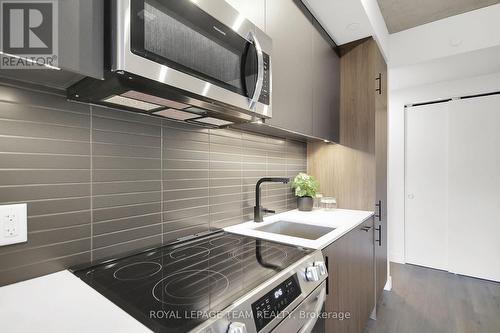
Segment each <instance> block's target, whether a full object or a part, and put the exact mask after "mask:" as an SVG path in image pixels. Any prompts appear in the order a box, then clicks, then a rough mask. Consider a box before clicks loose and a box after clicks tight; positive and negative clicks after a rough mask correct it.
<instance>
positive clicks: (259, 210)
mask: <svg viewBox="0 0 500 333" xmlns="http://www.w3.org/2000/svg"><path fill="white" fill-rule="evenodd" d="M289 181H290V178H279V177H264V178H261V179H259V180H258V181H257V185H255V207H254V208H253V216H254V217H253V220H254V222H262V221H264V216H263V215H264V214H265V213H275V211H274V210H271V209H267V208H263V207H262V206H261V205H260V184H262V183H283V184H288V182H289Z"/></svg>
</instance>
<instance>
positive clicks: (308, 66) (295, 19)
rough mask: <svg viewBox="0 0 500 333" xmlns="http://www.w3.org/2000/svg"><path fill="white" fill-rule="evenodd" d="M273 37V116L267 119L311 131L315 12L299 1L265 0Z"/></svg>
mask: <svg viewBox="0 0 500 333" xmlns="http://www.w3.org/2000/svg"><path fill="white" fill-rule="evenodd" d="M266 30H267V31H266V32H267V34H268V35H269V36H270V37H271V38H272V40H273V53H272V60H271V66H272V75H273V77H272V81H273V82H272V108H273V115H272V118H271V119H269V120H266V123H268V124H270V125H272V126H276V127H279V128H282V129H286V130H290V131H294V132H297V133H301V134H306V135H312V134H313V129H312V127H313V126H312V100H313V97H312V91H313V90H312V83H313V77H312V67H313V65H312V63H313V62H312V30H313V29H312V15H311V14H310V13H309V12H308V11H307V10H306V9H305V8H304V7H303V5H302V4H301V3H300V1H291V0H272V1H266Z"/></svg>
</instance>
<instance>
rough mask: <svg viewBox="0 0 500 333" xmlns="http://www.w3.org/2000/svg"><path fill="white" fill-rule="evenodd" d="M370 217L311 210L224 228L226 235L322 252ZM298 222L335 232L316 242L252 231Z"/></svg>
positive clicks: (351, 212)
mask: <svg viewBox="0 0 500 333" xmlns="http://www.w3.org/2000/svg"><path fill="white" fill-rule="evenodd" d="M372 215H373V212H370V211H363V210H348V209H335V210H324V209H314V210H312V211H311V212H301V211H299V210H291V211H287V212H284V213H280V214H276V215H269V216H267V217H265V218H264V222H260V223H256V222H253V221H250V222H245V223H241V224H237V225H233V226H230V227H227V228H224V230H225V231H227V232H231V233H235V234H239V235H245V236H251V237H257V238H261V239H266V240H270V241H274V242H279V243H285V244H291V245H296V246H301V247H305V248H311V249H323V248H324V247H326V246H328V245H330V244H331V243H332V242H334V241H335V240H336V239H338V238H340V237H341V236H342V235H344V234H346V233H347V232H349V231H350V230H352V229H353V228H355V227H356V226H358V225H359V224H361V223H363V222H364V221H366V220H367V219H368V218H370V217H371V216H372ZM280 220H281V221H288V222H297V223H303V224H311V225H318V226H323V227H333V228H335V230H333V231H331V232H329V233H327V234H326V235H324V236H321V237H320V238H318V239H315V240H310V239H304V238H298V237H292V236H286V235H280V234H274V233H269V232H264V231H259V230H255V228H257V227H262V226H264V225H267V224H271V223H273V222H276V221H280Z"/></svg>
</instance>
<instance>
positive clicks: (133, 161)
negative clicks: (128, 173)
mask: <svg viewBox="0 0 500 333" xmlns="http://www.w3.org/2000/svg"><path fill="white" fill-rule="evenodd" d="M92 164H93V167H94V169H160V168H161V160H159V159H144V158H133V157H102V156H94V157H93V159H92Z"/></svg>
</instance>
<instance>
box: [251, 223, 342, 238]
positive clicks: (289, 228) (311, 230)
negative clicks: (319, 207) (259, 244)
mask: <svg viewBox="0 0 500 333" xmlns="http://www.w3.org/2000/svg"><path fill="white" fill-rule="evenodd" d="M255 230H258V231H263V232H269V233H272V234H280V235H285V236H292V237H299V238H305V239H310V240H315V239H318V238H320V237H321V236H324V235H326V234H327V233H329V232H331V231H333V230H335V228H329V227H322V226H318V225H310V224H303V223H297V222H289V221H276V222H273V223H271V224H267V225H263V226H261V227H257V228H255Z"/></svg>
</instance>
